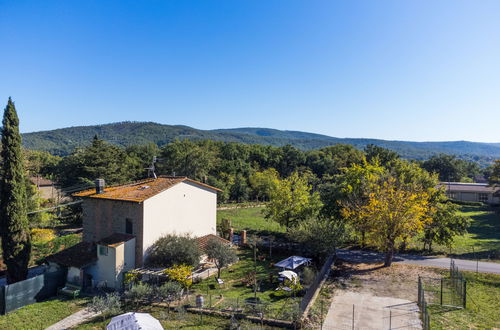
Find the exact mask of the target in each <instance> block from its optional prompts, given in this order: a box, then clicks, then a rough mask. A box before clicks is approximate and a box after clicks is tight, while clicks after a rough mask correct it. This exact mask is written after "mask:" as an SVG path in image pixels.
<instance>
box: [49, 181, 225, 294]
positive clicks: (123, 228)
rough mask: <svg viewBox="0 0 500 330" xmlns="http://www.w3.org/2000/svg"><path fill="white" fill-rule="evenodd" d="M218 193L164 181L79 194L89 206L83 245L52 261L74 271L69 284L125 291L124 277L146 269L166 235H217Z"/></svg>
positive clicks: (196, 185)
mask: <svg viewBox="0 0 500 330" xmlns="http://www.w3.org/2000/svg"><path fill="white" fill-rule="evenodd" d="M218 191H220V190H219V189H217V188H214V187H211V186H209V185H206V184H204V183H201V182H198V181H194V180H191V179H188V178H186V177H159V178H157V179H148V180H143V181H139V182H134V183H130V184H125V185H120V186H113V187H105V186H104V181H103V180H97V181H96V188H95V189H91V190H86V191H82V192H80V193H77V194H75V195H74V196H76V197H81V198H83V199H84V201H83V242H81V243H79V244H78V245H77V246H76V247H74V248H70V249H67V250H64V251H61V252H59V253H57V254H55V255H52V256H50V257H48V258H47V261H48V262H49V263H50V264H52V265H55V264H57V265H59V266H63V267H67V268H68V281H69V282H73V283H78V282H79V283H80V284H81V285H83V286H89V285H97V284H102V283H105V284H106V286H107V287H112V288H119V287H120V286H121V283H122V277H123V273H124V272H126V271H127V270H130V269H133V268H137V267H141V266H143V263H144V260H145V259H146V258H147V253H148V248H149V247H150V246H151V245H152V244H153V243H154V242H155V241H156V240H157V239H158V238H160V237H161V236H163V235H165V234H171V233H176V234H184V233H189V234H191V235H192V236H193V237H207V235H215V234H216V212H217V192H218Z"/></svg>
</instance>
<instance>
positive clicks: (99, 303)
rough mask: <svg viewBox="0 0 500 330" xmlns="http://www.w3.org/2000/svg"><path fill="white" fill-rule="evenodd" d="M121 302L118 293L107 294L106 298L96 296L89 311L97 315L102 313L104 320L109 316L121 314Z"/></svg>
mask: <svg viewBox="0 0 500 330" xmlns="http://www.w3.org/2000/svg"><path fill="white" fill-rule="evenodd" d="M121 305H122V304H121V302H120V296H119V295H118V293H116V292H113V293H107V294H106V295H105V296H96V297H94V298H93V299H92V303H91V304H90V306H89V309H90V310H91V311H92V312H95V313H102V314H101V317H102V318H103V320H104V319H105V318H106V317H107V316H109V315H116V314H119V313H120V312H121Z"/></svg>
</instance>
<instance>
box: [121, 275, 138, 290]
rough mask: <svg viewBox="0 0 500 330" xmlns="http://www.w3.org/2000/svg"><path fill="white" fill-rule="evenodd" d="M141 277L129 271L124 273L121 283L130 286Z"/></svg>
mask: <svg viewBox="0 0 500 330" xmlns="http://www.w3.org/2000/svg"><path fill="white" fill-rule="evenodd" d="M140 279H141V274H139V273H135V272H133V271H130V272H128V273H126V274H125V276H124V278H123V285H124V286H125V287H128V288H131V287H132V286H133V285H135V284H137V283H138V282H139V281H140Z"/></svg>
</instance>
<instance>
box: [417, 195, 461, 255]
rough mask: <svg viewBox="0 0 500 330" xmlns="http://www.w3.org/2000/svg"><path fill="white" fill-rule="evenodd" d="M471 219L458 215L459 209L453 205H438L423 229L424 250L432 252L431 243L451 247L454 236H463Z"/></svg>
mask: <svg viewBox="0 0 500 330" xmlns="http://www.w3.org/2000/svg"><path fill="white" fill-rule="evenodd" d="M470 221H471V219H470V218H469V217H466V216H463V215H461V214H460V213H459V208H458V206H457V205H455V204H453V203H439V204H437V206H436V212H435V213H434V215H433V217H432V221H431V222H429V223H428V224H427V225H426V226H425V228H424V235H423V237H422V241H423V243H424V249H425V248H426V247H427V249H428V251H432V243H437V244H443V245H446V246H451V244H452V243H453V239H454V237H455V236H458V235H463V234H465V233H466V232H467V228H468V227H469V226H470Z"/></svg>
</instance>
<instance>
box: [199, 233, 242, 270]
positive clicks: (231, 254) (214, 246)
mask: <svg viewBox="0 0 500 330" xmlns="http://www.w3.org/2000/svg"><path fill="white" fill-rule="evenodd" d="M205 250H206V253H207V257H208V258H209V259H212V260H213V261H214V263H215V266H216V267H217V277H218V278H220V271H221V269H222V268H223V267H227V266H229V265H230V264H232V263H235V262H236V261H238V256H237V255H236V252H235V251H234V249H232V248H231V247H230V246H229V245H227V244H224V243H222V242H221V241H220V240H218V239H215V238H212V239H210V240H209V241H208V242H207V246H206V249H205Z"/></svg>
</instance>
